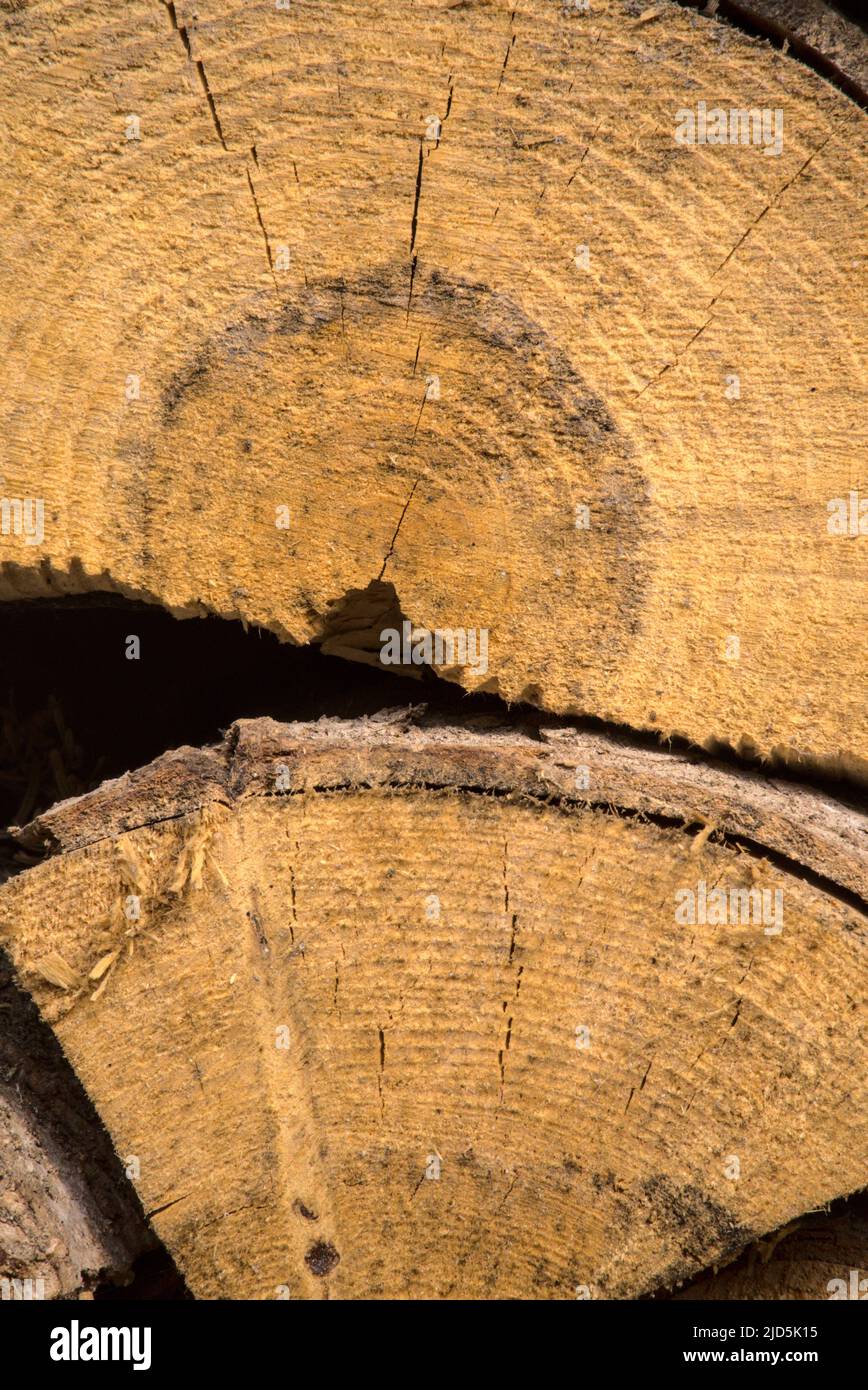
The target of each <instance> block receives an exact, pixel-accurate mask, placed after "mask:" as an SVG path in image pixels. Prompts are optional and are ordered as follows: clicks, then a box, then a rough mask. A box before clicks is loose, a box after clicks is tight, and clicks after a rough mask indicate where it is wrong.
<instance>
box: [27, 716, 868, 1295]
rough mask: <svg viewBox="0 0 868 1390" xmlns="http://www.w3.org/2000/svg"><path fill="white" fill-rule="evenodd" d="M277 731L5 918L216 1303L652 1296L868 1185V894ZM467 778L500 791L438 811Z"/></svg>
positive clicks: (269, 728)
mask: <svg viewBox="0 0 868 1390" xmlns="http://www.w3.org/2000/svg"><path fill="white" fill-rule="evenodd" d="M246 727H247V730H248V732H247V733H246V734H245V733H243V732H242V737H241V740H240V742H239V743H238V745H237V747H236V748H235V751H234V752H227V750H225V749H224V750H222V753H221V755H220V756H218V755H216V754H215V755H213V764H214V767H215V768H216V769H218V770H220V769H222V771H221V772H220V777H221V778H223V783H222V785H223V791H222V792H220V793H219V794H218V793H217V792H216V791H215V790H214V789H215V788H216V787H217V786H218V782H219V779H218V780H215V781H214V783H213V784H212V785H211V791H212V793H213V794H209V795H206V794H205V791H204V790H203V789H202V788H200V789H199V791H198V792H197V791H196V783H195V779H193V780H191V778H192V774H191V773H190V772H189V770H188V771H185V762H184V757H183V756H180V755H175V756H173V757H172V758H170V759H167V760H164V762H163V763H162V764H161V765H160V766H162V767H163V769H164V770H163V774H162V779H163V780H162V782H161V783H160V784H159V785H160V786H161V788H162V790H161V792H160V794H159V795H158V792H157V790H156V787H157V782H156V780H154V781H153V783H152V786H151V790H150V792H147V793H146V791H145V790H144V789H143V784H140V791H139V793H138V794H137V795H136V796H133V797H131V798H130V799H129V800H126V801H125V800H124V799H123V798H124V796H125V794H126V793H125V788H126V785H127V784H126V782H124V783H118V784H115V797H116V803H117V804H116V809H115V813H114V815H115V818H114V819H113V818H112V813H111V810H110V808H108V807H107V805H106V800H105V793H94V794H93V795H92V797H88V798H85V799H84V800H83V801H82V802H79V803H69V804H68V807H67V810H66V811H64V812H63V815H64V816H65V817H66V819H67V821H68V822H69V823H70V824H74V823H75V822H76V821H78V822H79V823H80V824H81V825H82V827H84V828H86V831H87V841H88V842H87V843H85V844H83V845H82V846H81V847H80V848H77V849H71V850H69V851H68V852H66V853H60V854H57V855H55V856H54V857H52V858H49V859H48V860H47V861H46V862H45V863H43V864H39V865H36V866H35V867H33V868H32V869H30V870H28V871H27V872H26V873H24V874H21V875H19V876H18V877H17V878H15V879H12V880H10V881H9V882H8V883H7V884H5V885H4V886H3V888H2V889H0V939H2V941H3V944H4V946H5V947H7V948H8V950H9V952H10V954H11V956H12V959H13V961H14V963H15V965H16V969H17V971H18V974H19V978H20V979H21V982H22V984H23V985H24V986H25V987H26V988H27V989H28V990H30V991H31V992H32V993H33V995H34V998H35V999H36V1000H37V1002H38V1004H39V1006H40V1008H41V1009H42V1011H43V1013H44V1014H45V1016H46V1017H47V1018H48V1019H49V1020H50V1021H51V1022H52V1024H53V1026H54V1028H55V1030H56V1032H57V1035H58V1037H59V1038H60V1040H61V1042H62V1045H63V1047H64V1049H65V1051H66V1053H67V1055H68V1056H69V1058H70V1060H71V1062H72V1064H73V1066H74V1068H75V1070H76V1072H77V1074H78V1075H79V1076H80V1078H81V1079H82V1081H83V1083H84V1085H85V1086H86V1088H87V1091H88V1093H89V1094H90V1096H91V1097H92V1099H93V1100H94V1103H95V1105H96V1106H97V1109H98V1111H99V1113H100V1115H101V1117H102V1119H103V1120H104V1122H105V1123H106V1125H107V1127H108V1129H109V1132H110V1134H111V1136H112V1139H113V1142H114V1144H115V1146H116V1148H117V1151H118V1153H119V1154H120V1155H121V1156H122V1158H123V1160H124V1163H125V1165H128V1171H129V1172H130V1173H131V1176H132V1177H133V1180H134V1181H135V1184H136V1187H137V1189H138V1191H139V1194H140V1196H141V1199H142V1202H143V1205H144V1208H145V1211H146V1212H147V1213H149V1214H150V1215H151V1217H152V1220H153V1225H154V1228H155V1230H156V1231H157V1233H158V1234H159V1236H160V1237H161V1238H162V1239H163V1240H164V1241H165V1242H166V1244H167V1246H168V1248H169V1250H170V1251H171V1253H172V1254H173V1256H174V1257H175V1259H176V1260H177V1262H178V1264H179V1266H180V1268H181V1270H182V1272H183V1274H184V1276H185V1277H186V1279H187V1281H188V1284H189V1286H190V1288H191V1289H192V1291H193V1292H194V1293H195V1294H196V1295H197V1296H199V1297H226V1296H231V1297H240V1298H262V1299H268V1298H275V1297H280V1296H285V1295H286V1293H287V1291H288V1294H289V1295H290V1296H291V1297H293V1298H318V1297H329V1296H334V1297H355V1298H378V1297H399V1298H403V1297H413V1298H419V1297H438V1298H449V1297H461V1296H464V1297H476V1298H492V1297H510V1298H543V1299H557V1298H575V1297H576V1296H577V1289H578V1290H580V1291H584V1292H583V1295H582V1296H590V1297H593V1298H611V1297H631V1296H638V1295H641V1294H643V1293H646V1292H650V1291H653V1290H655V1289H659V1288H667V1287H671V1286H672V1285H674V1284H676V1283H677V1282H678V1281H679V1280H684V1279H687V1278H689V1277H691V1276H692V1275H694V1274H696V1273H698V1272H699V1271H701V1270H703V1269H706V1268H708V1267H709V1266H710V1265H711V1264H712V1263H721V1264H722V1263H725V1262H726V1261H727V1260H728V1259H731V1258H732V1257H734V1256H735V1255H736V1254H737V1253H738V1252H739V1251H740V1250H741V1249H742V1248H743V1247H744V1246H745V1245H747V1244H749V1243H751V1242H752V1241H754V1240H755V1239H757V1238H759V1237H762V1236H764V1235H765V1234H766V1233H767V1232H769V1231H774V1230H776V1229H778V1228H780V1227H781V1226H783V1225H784V1224H786V1223H787V1222H789V1221H790V1220H792V1219H793V1218H796V1217H800V1216H801V1215H802V1214H803V1213H805V1212H806V1211H810V1210H812V1209H815V1208H817V1207H819V1206H821V1205H822V1204H823V1203H824V1202H827V1201H829V1200H831V1199H832V1198H834V1197H837V1196H840V1195H842V1194H844V1193H848V1192H851V1191H853V1190H855V1189H857V1188H860V1187H862V1186H864V1185H865V1181H866V1173H865V1151H866V1138H868V1134H866V1114H868V1107H866V1075H868V1067H866V1061H868V1058H866V1037H865V1026H864V1020H865V947H866V934H865V915H864V908H862V909H860V907H859V906H858V905H857V904H855V903H853V902H852V901H851V899H850V897H849V896H848V895H847V894H842V893H841V892H839V891H838V890H836V889H835V886H834V884H832V883H831V882H830V883H829V884H827V885H826V886H825V887H823V886H820V885H818V884H817V883H816V882H815V881H814V880H813V879H812V877H811V876H810V875H807V876H806V875H805V874H804V873H803V872H802V871H801V870H800V869H799V867H798V866H797V865H796V864H795V863H794V862H789V861H788V862H787V863H785V862H783V861H778V860H775V859H773V858H772V859H768V858H765V857H764V856H763V853H762V848H761V844H759V845H755V846H754V848H753V850H751V851H747V850H742V849H739V848H738V845H737V843H731V842H729V841H728V840H727V841H725V842H722V843H718V842H716V841H715V839H714V838H713V837H711V836H709V834H707V833H700V832H699V827H698V825H697V824H696V821H695V816H696V809H695V803H692V800H691V795H690V793H687V794H686V795H685V802H684V807H683V817H684V819H683V822H682V823H673V824H665V823H657V822H656V821H655V820H653V819H646V818H645V817H643V816H627V814H626V812H621V813H619V811H618V808H617V806H615V805H608V806H607V805H606V804H603V805H602V806H599V807H594V806H593V805H592V804H590V803H585V804H582V803H581V802H580V801H576V800H567V799H560V798H558V799H556V801H555V802H553V804H548V802H547V800H546V798H545V797H544V796H543V797H542V798H539V797H536V796H532V795H531V794H530V792H529V791H527V790H525V791H521V790H520V788H521V787H532V785H533V782H532V779H531V780H529V778H528V775H527V771H526V769H523V768H522V765H521V750H520V749H519V750H516V749H514V748H513V747H512V746H511V743H510V741H509V740H506V741H505V742H504V743H503V745H502V747H501V749H500V751H499V753H498V757H499V762H500V773H499V777H500V782H499V784H497V786H496V785H495V783H494V782H493V781H490V782H489V783H488V784H486V783H485V780H484V777H480V773H479V772H478V771H477V769H476V768H474V766H473V756H474V753H473V749H472V747H463V745H462V744H461V740H460V738H457V736H456V737H452V736H449V735H446V734H441V735H440V736H439V737H432V736H429V735H425V734H421V735H419V739H418V742H417V743H413V742H411V741H410V736H406V737H405V736H404V735H402V734H398V733H395V734H388V733H385V734H382V735H378V739H379V744H380V753H379V754H378V755H377V756H375V755H374V754H373V753H370V752H369V755H368V761H369V766H370V768H371V769H372V771H371V772H370V775H366V772H365V764H364V752H365V750H364V747H363V746H362V741H361V740H360V736H359V735H358V730H356V735H357V738H356V742H355V743H354V741H353V737H352V734H353V727H352V726H346V727H347V729H348V733H346V734H344V735H343V736H341V734H340V726H336V727H337V729H338V732H337V733H336V734H334V735H332V734H330V733H327V732H326V733H324V732H322V730H321V728H320V727H319V726H314V727H313V729H308V730H305V728H304V726H292V727H290V728H288V729H281V727H280V726H277V725H271V724H269V722H268V721H261V722H260V723H252V724H250V725H248V726H246ZM263 730H264V731H265V732H264V733H263V732H262V731H263ZM342 737H343V745H342V741H341V740H342ZM331 739H333V740H334V746H332V744H331V743H330V740H331ZM453 745H455V746H457V747H458V749H459V752H460V753H461V758H462V760H463V762H464V763H465V765H467V766H468V767H469V768H470V769H471V770H472V775H473V776H474V778H477V777H479V778H480V781H479V784H478V785H477V786H476V789H475V790H474V789H472V788H471V787H470V786H469V785H468V786H467V787H465V788H463V789H462V787H461V786H460V785H455V784H453V785H451V786H450V785H449V784H448V778H445V777H444V778H441V779H440V781H441V782H442V785H441V786H440V787H439V788H438V776H437V772H436V768H437V765H438V762H439V763H440V765H441V766H442V767H443V768H444V769H446V768H448V766H449V760H450V749H452V748H453ZM537 746H538V745H537ZM232 747H233V744H232V742H231V741H230V745H229V748H230V749H231V748H232ZM329 750H331V751H330V757H331V759H332V762H331V766H330V768H328V769H327V766H326V761H325V757H326V754H328V753H329ZM187 754H189V750H187ZM196 756H199V755H196ZM540 756H542V755H540ZM561 756H562V757H563V755H561ZM377 758H379V762H378V761H377ZM308 759H310V760H311V761H310V762H308V761H307V760H308ZM390 764H391V766H392V768H393V769H394V771H393V772H391V773H389V772H384V771H383V769H384V767H385V768H388V766H389V765H390ZM191 766H192V764H191ZM341 769H343V773H342V774H341ZM378 769H379V770H378ZM414 769H415V772H414ZM510 769H512V773H513V782H514V790H513V795H509V794H508V790H507V788H508V777H509V772H510ZM284 775H285V776H286V778H287V780H286V782H284V783H279V782H278V779H279V778H280V777H282V776H284ZM215 777H216V774H215ZM390 777H391V779H392V783H391V785H390V782H389V778H390ZM414 780H415V783H416V785H415V786H414V785H413V781H414ZM366 783H367V785H366ZM425 784H427V789H426V786H425ZM280 785H285V786H286V787H287V788H288V789H287V790H286V792H285V793H282V792H280V790H279V786H280ZM204 786H205V784H204V783H203V784H202V787H204ZM317 787H321V788H322V789H321V790H316V788H317ZM100 796H103V802H102V806H103V811H102V814H103V816H104V830H103V832H102V833H101V834H100V832H99V830H98V828H97V824H96V821H95V820H93V819H89V818H88V814H87V812H88V807H89V806H90V805H91V804H93V802H94V798H99V797H100ZM791 796H793V797H794V798H795V800H796V801H797V802H798V800H799V798H800V797H804V796H805V794H803V793H799V792H797V791H795V790H791ZM179 798H181V799H179ZM96 804H97V806H99V804H100V803H99V802H97V803H96ZM810 804H811V799H810V797H809V796H808V797H807V800H805V802H804V805H803V811H804V818H805V820H806V821H809V820H810V815H811V812H810ZM181 807H183V808H184V809H179V808H181ZM198 807H200V808H201V809H198ZM118 817H119V818H120V820H121V822H122V823H123V825H125V826H126V829H125V830H122V829H121V825H119V824H118ZM755 824H756V830H755V835H756V836H757V837H758V839H759V840H760V841H761V839H762V836H763V825H762V817H760V816H757V817H756V818H755ZM691 827H692V828H691ZM854 856H855V857H856V858H857V859H858V858H859V854H858V852H856V851H854ZM862 863H863V867H864V853H863V854H862ZM699 879H703V880H704V881H706V882H707V884H708V885H709V887H711V886H712V885H714V886H720V887H723V888H724V889H730V888H733V887H738V888H747V889H749V888H752V887H759V888H767V889H768V890H770V891H777V890H780V891H781V893H782V894H783V898H782V902H783V920H782V930H781V931H780V932H778V933H772V934H768V933H767V932H766V930H765V929H764V927H763V926H762V925H760V924H758V923H757V922H750V923H745V922H742V923H736V922H730V923H729V924H728V925H718V926H713V925H704V924H702V923H701V922H699V923H697V924H696V925H694V926H690V925H685V924H684V923H683V922H679V921H678V920H677V919H676V916H675V912H674V908H675V903H676V901H677V898H676V894H677V893H678V892H679V890H680V889H682V888H683V887H685V886H690V885H694V884H696V883H697V882H698V880H699ZM130 894H135V895H136V896H138V898H139V900H140V909H141V911H140V915H139V916H138V918H137V919H136V920H135V921H134V922H132V923H131V922H130V920H129V919H128V917H126V916H125V914H124V905H125V903H126V901H127V898H128V896H129V895H130ZM284 1029H285V1030H286V1032H285V1033H283V1032H282V1031H281V1030H284ZM583 1029H587V1030H588V1032H587V1035H585V1034H583V1033H582V1032H581V1031H580V1030H583ZM284 1042H285V1043H286V1046H283V1045H282V1044H283V1043H284ZM579 1043H581V1044H582V1045H581V1046H580V1045H579ZM585 1044H587V1045H585ZM733 1158H735V1159H736V1160H737V1167H734V1166H733ZM435 1159H436V1161H437V1163H436V1165H435V1168H436V1175H435V1169H433V1168H432V1167H431V1165H432V1163H433V1161H434V1160H435ZM426 1172H429V1173H430V1174H431V1175H430V1176H427V1177H426Z"/></svg>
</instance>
